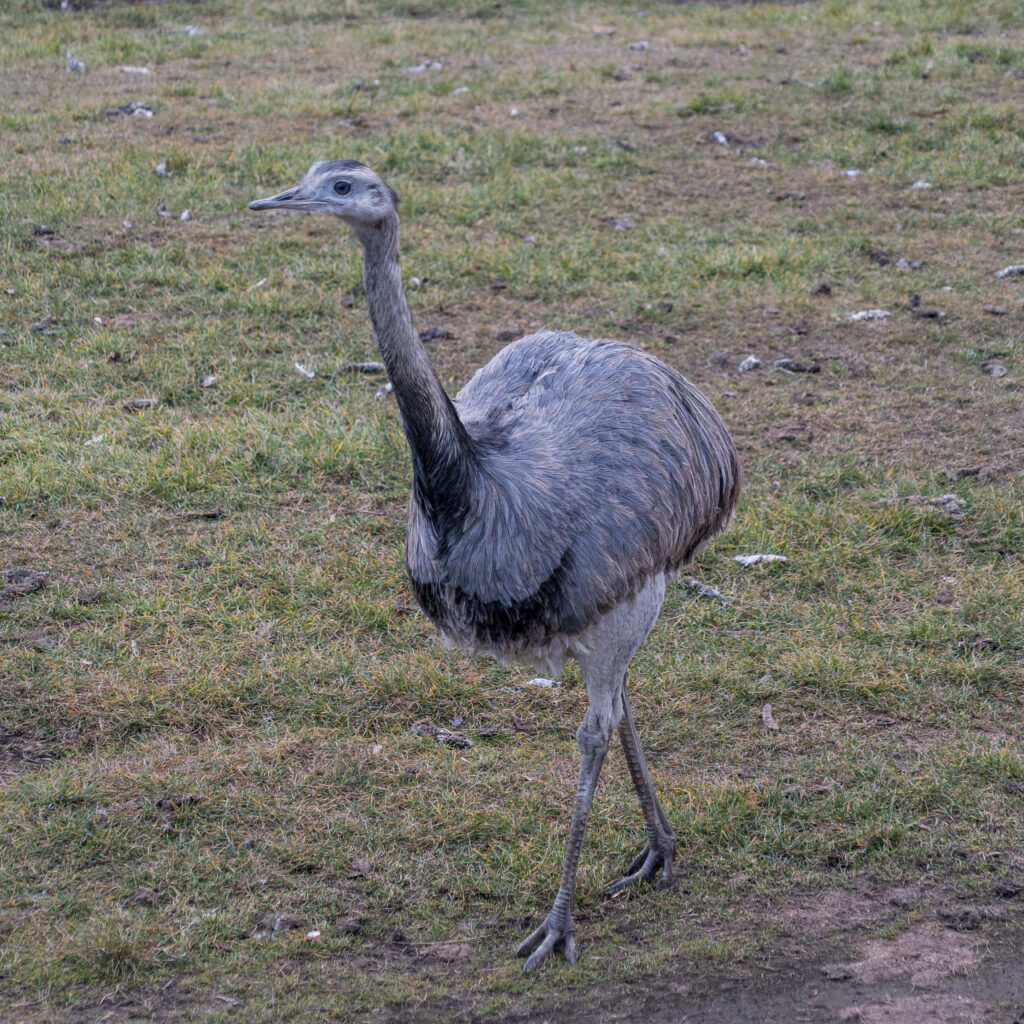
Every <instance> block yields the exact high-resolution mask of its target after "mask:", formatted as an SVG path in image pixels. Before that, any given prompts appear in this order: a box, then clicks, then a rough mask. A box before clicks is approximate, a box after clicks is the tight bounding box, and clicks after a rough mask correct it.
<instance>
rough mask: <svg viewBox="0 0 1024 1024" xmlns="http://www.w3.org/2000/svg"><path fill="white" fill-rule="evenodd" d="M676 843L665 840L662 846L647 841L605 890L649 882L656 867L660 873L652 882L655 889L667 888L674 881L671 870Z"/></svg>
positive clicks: (655, 871) (615, 889)
mask: <svg viewBox="0 0 1024 1024" xmlns="http://www.w3.org/2000/svg"><path fill="white" fill-rule="evenodd" d="M675 852H676V844H675V842H674V841H670V842H667V843H666V844H665V846H664V847H661V846H660V845H659V846H652V845H651V844H650V843H648V844H647V845H646V846H645V847H644V848H643V849H642V850H641V851H640V852H639V853H638V854H637V855H636V857H634V858H633V862H632V863H631V864H630V865H629V867H628V868H626V874H625V875H624V876H623V877H622V878H620V879H619V880H618V881H617V882H613V883H612V884H611V885H609V886H608V889H607V891H608V892H610V893H612V892H622V891H623V889H630V888H632V887H633V886H635V885H639V884H640V883H641V882H650V881H651V880H652V879H653V878H654V875H655V874H656V873H657V871H658V869H659V868H661V875H660V877H659V878H658V880H657V881H656V882H655V883H654V888H655V889H667V888H668V887H669V886H670V885H672V883H673V882H674V881H675V873H674V872H673V871H672V858H673V857H674V856H675Z"/></svg>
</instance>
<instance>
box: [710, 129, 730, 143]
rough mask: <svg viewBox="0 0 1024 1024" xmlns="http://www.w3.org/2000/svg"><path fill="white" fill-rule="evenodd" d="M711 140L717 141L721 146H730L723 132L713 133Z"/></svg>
mask: <svg viewBox="0 0 1024 1024" xmlns="http://www.w3.org/2000/svg"><path fill="white" fill-rule="evenodd" d="M711 138H713V139H714V140H715V142H717V143H718V144H719V145H720V146H728V145H729V140H728V139H727V138H726V137H725V135H724V134H723V133H722V132H712V133H711Z"/></svg>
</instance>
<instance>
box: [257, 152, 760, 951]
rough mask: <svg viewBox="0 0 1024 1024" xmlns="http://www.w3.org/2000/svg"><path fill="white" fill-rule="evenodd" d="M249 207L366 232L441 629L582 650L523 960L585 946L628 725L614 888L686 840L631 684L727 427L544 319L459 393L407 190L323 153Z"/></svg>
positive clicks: (696, 523)
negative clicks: (586, 841)
mask: <svg viewBox="0 0 1024 1024" xmlns="http://www.w3.org/2000/svg"><path fill="white" fill-rule="evenodd" d="M249 206H250V207H251V208H252V209H254V210H269V209H273V208H281V209H285V210H304V211H308V212H310V213H326V214H333V215H334V216H336V217H338V218H339V219H340V220H341V221H343V222H344V223H345V224H347V225H348V227H349V228H351V229H352V231H353V232H354V233H355V235H356V237H357V238H358V240H359V242H360V243H361V244H362V247H363V275H364V287H365V291H366V301H367V305H368V306H369V312H370V318H371V320H372V321H373V327H374V330H375V332H376V335H377V341H378V342H379V344H380V351H381V356H382V358H383V360H384V365H385V366H386V368H387V372H388V374H389V376H390V378H391V382H392V385H393V387H394V394H395V397H396V398H397V400H398V409H399V412H400V414H401V419H402V426H403V429H404V431H405V436H406V439H407V440H408V442H409V448H410V450H411V453H412V494H411V497H410V500H409V525H408V533H407V536H406V568H407V570H408V573H409V581H410V584H411V587H412V590H413V593H414V594H415V596H416V599H417V601H418V602H419V604H420V606H421V607H422V609H423V611H424V612H425V613H426V615H427V616H428V617H429V618H430V619H431V621H432V622H433V623H434V624H435V625H436V626H437V628H438V629H439V630H440V632H441V634H442V637H443V638H444V639H445V640H446V641H447V642H448V643H450V644H452V645H455V646H457V647H460V648H462V649H464V650H468V651H470V652H473V653H480V654H488V655H492V656H493V657H496V658H498V659H500V660H501V661H502V662H505V663H508V662H510V661H515V662H521V663H525V664H527V665H531V666H534V667H536V668H539V669H541V670H543V671H547V672H548V673H549V674H557V673H558V672H559V671H560V670H561V668H562V666H563V664H564V663H565V661H566V659H567V658H569V657H574V658H575V659H576V660H577V662H578V663H579V665H580V670H581V673H582V676H583V679H584V682H585V683H586V689H587V700H588V705H587V710H586V712H585V714H584V716H583V722H582V724H581V725H580V727H579V730H578V731H577V733H576V740H577V744H578V746H579V753H580V770H579V783H578V786H577V790H576V802H575V807H574V810H573V816H572V825H571V827H570V829H569V841H568V847H567V850H566V854H565V861H564V864H563V867H562V877H561V883H560V884H559V887H558V892H557V894H556V896H555V899H554V903H553V905H552V907H551V910H550V911H549V912H548V914H547V916H546V917H545V918H544V920H543V921H542V922H541V924H540V926H539V927H538V928H537V929H536V930H535V931H534V932H532V933H531V934H530V935H528V936H527V937H526V939H525V940H524V941H523V942H522V943H521V945H520V946H519V948H518V950H517V955H518V956H520V957H526V964H525V969H526V970H527V971H530V970H532V969H533V968H534V967H536V966H537V965H538V964H540V963H541V962H542V961H544V960H545V959H546V958H547V957H548V956H550V955H551V954H552V952H560V953H562V954H563V955H564V956H565V958H566V959H567V960H568V961H569V962H570V963H575V961H576V958H577V945H576V926H575V923H574V921H573V892H574V888H575V883H576V871H577V866H578V864H579V857H580V849H581V846H582V843H583V834H584V830H585V829H586V826H587V819H588V817H589V815H590V809H591V804H592V802H593V798H594V790H595V787H596V784H597V779H598V775H599V773H600V771H601V765H602V763H603V761H604V758H605V754H606V753H607V751H608V746H609V743H610V741H611V737H612V734H613V733H614V732H616V731H618V734H619V741H620V742H621V744H622V750H623V753H624V754H625V758H626V764H627V765H628V767H629V774H630V776H631V778H632V781H633V786H634V787H635V789H636V792H637V796H638V797H639V799H640V808H641V810H642V812H643V818H644V826H645V830H646V834H647V842H646V845H645V846H644V848H643V849H642V850H641V851H640V853H639V855H638V856H637V857H636V859H635V860H634V861H633V862H632V863H631V864H630V865H629V867H628V869H627V871H626V874H625V876H624V877H623V878H622V879H621V880H620V881H618V882H616V883H615V884H614V885H613V886H611V889H612V890H620V889H624V888H626V887H629V886H633V885H637V884H639V883H641V882H654V883H655V885H656V886H657V888H666V887H668V886H669V885H671V884H672V881H673V873H672V861H673V857H674V854H675V849H676V837H675V834H674V833H673V831H672V826H671V825H670V824H669V821H668V818H667V817H666V815H665V812H664V811H663V810H662V807H661V804H660V803H659V801H658V796H657V793H656V792H655V788H654V784H653V782H652V780H651V774H650V771H649V770H648V767H647V762H646V760H645V758H644V755H643V752H642V750H641V749H640V740H639V738H638V736H637V731H636V726H635V725H634V724H633V716H632V713H631V711H630V706H629V700H628V698H627V696H626V672H627V668H628V666H629V663H630V661H631V659H632V657H633V655H634V653H635V652H636V650H637V649H638V648H639V647H640V645H641V644H642V643H643V641H644V640H645V639H646V637H647V635H648V633H650V631H651V629H652V627H653V626H654V623H655V621H656V620H657V618H658V613H659V611H660V610H661V605H662V602H663V600H664V597H665V585H666V582H668V581H669V580H670V579H671V578H672V577H673V575H675V574H676V573H677V572H678V571H679V570H680V569H681V568H682V567H683V566H684V565H685V564H686V563H687V562H689V561H690V560H691V559H692V558H693V556H694V555H695V554H696V553H697V551H699V550H700V549H701V548H702V547H703V545H704V544H705V543H706V542H707V541H708V540H709V539H710V538H711V537H712V536H713V535H714V534H716V533H718V532H719V531H720V530H721V529H722V528H723V527H724V526H725V525H726V523H727V522H728V521H729V519H730V518H731V517H732V514H733V510H734V508H735V506H736V502H737V499H738V496H739V487H740V468H739V460H738V457H737V454H736V448H735V446H734V445H733V442H732V439H731V438H730V436H729V432H728V431H727V430H726V428H725V426H724V425H723V423H722V421H721V419H720V418H719V416H718V414H717V413H716V412H715V410H714V408H713V407H712V406H711V404H710V403H709V402H708V400H707V399H706V398H705V397H704V396H703V395H702V394H701V393H700V392H699V391H698V390H697V389H696V388H695V387H694V386H693V385H692V384H690V383H689V381H687V380H686V379H685V378H683V377H682V376H681V375H680V374H679V373H678V372H676V371H675V370H674V369H672V368H671V367H670V366H667V365H666V364H665V363H663V362H661V361H660V360H658V359H656V358H655V357H654V356H652V355H650V354H648V353H647V352H644V351H643V350H642V349H640V348H638V347H635V346H633V345H628V344H624V343H622V342H618V341H609V340H605V339H594V338H581V337H578V336H577V335H575V334H573V333H571V332H562V331H541V332H539V333H537V334H531V335H530V336H528V337H525V338H521V339H520V340H519V341H516V342H513V343H512V344H510V345H508V346H507V347H506V348H504V349H502V350H501V351H500V352H499V353H498V354H497V355H496V356H495V357H494V358H493V359H492V360H491V361H490V362H489V363H487V365H486V366H483V367H482V368H481V369H479V370H477V372H476V374H475V375H474V376H473V378H472V379H471V380H470V381H469V383H468V384H467V385H466V386H465V387H464V388H463V389H462V390H461V391H460V392H459V393H458V394H457V395H456V396H455V398H454V400H452V399H450V398H449V397H448V395H447V394H446V393H445V390H444V388H443V387H442V385H441V382H440V380H439V378H438V376H437V374H436V372H435V371H434V368H433V366H432V365H431V362H430V359H429V357H428V356H427V352H426V350H425V348H424V346H423V343H422V342H421V340H420V338H419V335H418V334H417V332H416V329H415V327H414V326H413V321H412V316H411V314H410V312H409V306H408V304H407V302H406V299H405V294H404V291H403V289H402V275H401V271H400V269H399V254H398V197H397V196H396V195H395V193H394V192H393V191H392V190H391V188H390V187H389V186H388V185H386V184H385V183H384V181H382V180H381V178H379V177H378V176H377V175H376V174H375V173H374V172H373V171H372V170H370V168H368V167H366V166H364V165H363V164H361V163H357V162H356V161H353V160H329V161H323V162H317V163H314V164H313V165H312V166H311V167H310V169H309V170H308V171H307V172H306V174H305V176H304V177H303V178H302V180H301V181H300V182H299V183H298V184H297V185H295V186H294V187H292V188H289V189H286V190H285V191H284V192H279V193H278V194H277V195H274V196H270V197H269V198H267V199H257V200H255V201H254V202H251V203H250V204H249Z"/></svg>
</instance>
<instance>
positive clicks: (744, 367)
mask: <svg viewBox="0 0 1024 1024" xmlns="http://www.w3.org/2000/svg"><path fill="white" fill-rule="evenodd" d="M760 365H761V360H760V359H758V358H757V356H755V355H754V354H753V353H751V354H750V355H749V356H747V358H746V359H744V360H743V362H742V363H740V365H739V371H740V373H746V372H747V371H748V370H756V369H757V368H758V367H759V366H760Z"/></svg>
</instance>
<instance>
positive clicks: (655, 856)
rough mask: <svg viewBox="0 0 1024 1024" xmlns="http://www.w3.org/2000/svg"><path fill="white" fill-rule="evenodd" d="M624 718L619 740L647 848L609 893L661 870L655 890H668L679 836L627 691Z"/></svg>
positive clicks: (624, 698) (624, 702)
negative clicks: (670, 820)
mask: <svg viewBox="0 0 1024 1024" xmlns="http://www.w3.org/2000/svg"><path fill="white" fill-rule="evenodd" d="M622 709H623V714H622V718H621V720H620V721H619V740H620V741H621V743H622V752H623V753H624V754H625V755H626V764H627V765H629V774H630V777H631V778H632V779H633V788H634V789H635V790H636V795H637V796H638V797H639V798H640V809H641V810H642V811H643V815H644V826H645V827H646V829H647V845H646V846H645V847H644V848H643V849H642V850H641V851H640V853H639V854H638V855H637V857H636V858H635V859H634V860H633V862H632V863H631V864H630V865H629V867H628V868H627V869H626V874H625V877H623V878H620V879H619V881H617V882H616V883H615V884H614V885H612V886H609V892H618V891H619V890H620V889H627V888H629V887H630V886H631V885H637V884H639V883H640V882H648V881H650V880H651V878H652V877H653V876H654V873H655V872H656V871H657V870H658V868H659V867H660V868H661V877H660V878H659V879H658V881H657V883H656V888H658V889H667V888H668V887H669V886H670V885H671V884H672V881H673V874H672V859H673V857H674V856H675V852H676V834H675V832H673V831H672V826H671V825H670V824H669V823H668V818H667V817H666V816H665V812H664V811H663V810H662V809H661V804H660V803H659V802H658V796H657V793H655V791H654V783H653V782H652V781H651V773H650V771H649V770H648V768H647V760H646V758H645V757H644V752H643V750H642V749H641V748H640V737H639V736H637V734H636V726H635V725H634V724H633V713H632V711H631V710H630V707H629V700H628V699H627V697H626V690H625V687H623V690H622Z"/></svg>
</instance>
